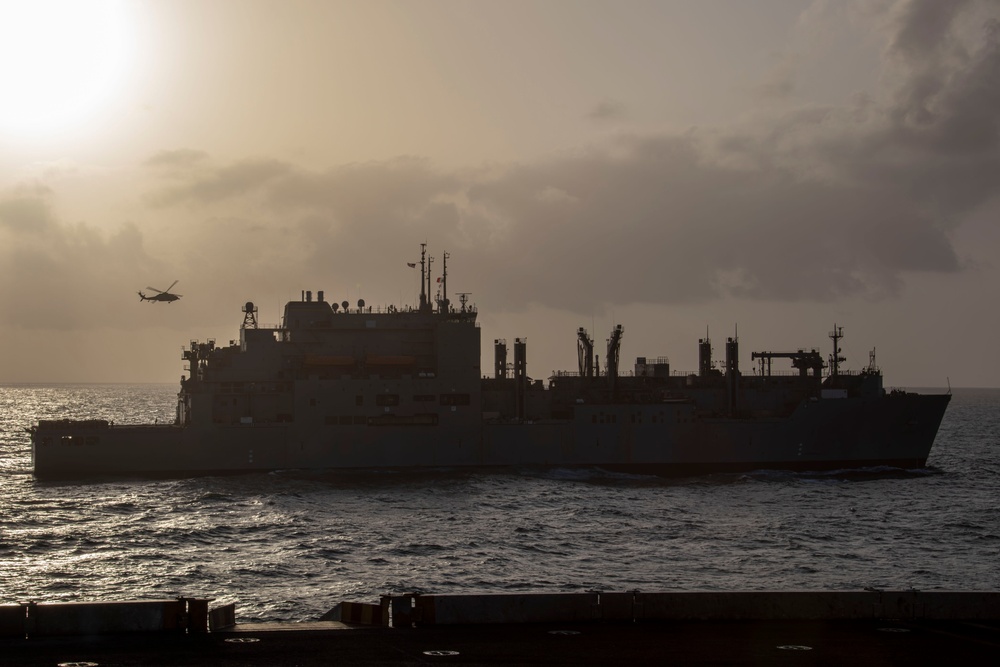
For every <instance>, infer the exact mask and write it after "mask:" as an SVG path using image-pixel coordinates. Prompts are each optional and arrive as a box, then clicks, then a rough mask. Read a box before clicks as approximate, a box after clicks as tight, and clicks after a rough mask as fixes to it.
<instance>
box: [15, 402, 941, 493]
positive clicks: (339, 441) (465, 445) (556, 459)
mask: <svg viewBox="0 0 1000 667" xmlns="http://www.w3.org/2000/svg"><path fill="white" fill-rule="evenodd" d="M949 399H950V396H947V395H916V394H905V395H899V396H887V397H884V398H881V399H865V398H847V399H831V400H816V401H806V402H803V403H802V404H801V405H800V406H799V408H798V409H796V410H795V412H794V413H793V414H792V415H791V416H790V417H787V418H783V419H759V418H758V419H753V420H740V419H692V420H684V419H683V417H680V416H679V415H681V414H683V413H684V412H685V410H684V408H683V406H679V405H662V406H661V405H646V406H621V405H606V406H586V407H581V408H578V409H577V414H576V419H574V420H573V421H555V420H550V421H539V422H534V423H514V422H506V423H504V422H492V423H490V422H486V423H483V424H482V425H481V426H480V427H478V428H474V427H473V428H465V429H459V430H456V429H453V428H445V427H441V426H426V427H420V426H407V427H392V426H380V427H372V426H365V425H359V426H345V427H337V426H331V427H329V428H325V429H321V430H319V431H313V432H311V433H309V434H304V433H300V432H299V431H297V430H296V428H295V426H294V425H292V424H282V425H277V424H275V425H234V426H225V427H218V426H216V427H213V428H210V429H200V428H197V427H190V426H188V427H181V426H109V427H107V428H104V429H98V430H96V431H94V433H95V434H96V436H97V437H96V438H94V439H92V443H91V444H87V443H86V438H81V437H80V433H81V431H80V429H79V428H78V427H75V426H74V427H72V428H68V429H67V430H66V432H65V433H66V435H74V436H76V437H74V438H73V440H74V441H75V442H76V443H79V442H81V441H82V442H83V444H64V442H63V441H62V439H61V438H60V437H59V436H60V433H59V432H58V431H57V430H50V431H49V432H48V433H49V435H50V436H53V437H50V438H49V440H48V441H47V443H46V444H45V445H40V447H41V450H37V451H36V457H35V462H34V463H35V474H36V476H37V477H40V478H64V477H81V476H93V475H139V476H142V475H189V474H222V473H241V472H252V471H271V470H286V469H358V468H372V469H385V468H435V467H494V466H550V467H551V466H558V467H575V466H595V467H601V468H606V469H609V470H622V471H630V472H638V473H650V474H660V475H688V474H702V473H710V472H731V471H741V470H754V469H766V468H780V469H791V470H828V469H838V468H856V467H872V466H882V465H885V466H894V467H904V468H918V467H923V466H924V465H925V463H926V460H927V457H928V454H929V453H930V449H931V445H932V444H933V441H934V436H935V434H936V432H937V428H938V425H939V423H940V421H941V418H942V416H943V414H944V410H945V408H946V407H947V405H948V401H949ZM598 414H600V415H602V416H603V418H604V419H605V421H606V422H608V423H605V424H601V423H597V424H595V423H594V416H595V415H598ZM633 416H635V417H636V419H635V420H633ZM654 416H655V417H657V419H658V421H656V422H652V421H651V420H652V418H653V417H654ZM46 448H51V449H54V450H55V451H51V452H49V451H45V449H46Z"/></svg>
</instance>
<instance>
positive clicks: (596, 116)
mask: <svg viewBox="0 0 1000 667" xmlns="http://www.w3.org/2000/svg"><path fill="white" fill-rule="evenodd" d="M626 115H627V112H626V109H625V105H624V104H622V103H621V102H616V101H615V100H603V101H602V102H600V103H598V105H597V106H595V107H594V108H593V109H591V110H590V112H589V113H588V114H587V118H589V119H591V120H596V121H607V120H622V119H623V118H625V117H626Z"/></svg>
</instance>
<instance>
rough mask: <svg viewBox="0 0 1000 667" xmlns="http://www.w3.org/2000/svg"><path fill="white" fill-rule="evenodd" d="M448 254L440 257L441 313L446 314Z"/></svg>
mask: <svg viewBox="0 0 1000 667" xmlns="http://www.w3.org/2000/svg"><path fill="white" fill-rule="evenodd" d="M449 257H451V255H450V254H449V253H444V255H442V256H441V311H442V312H445V313H446V312H448V258H449Z"/></svg>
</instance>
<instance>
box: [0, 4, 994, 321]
mask: <svg viewBox="0 0 1000 667" xmlns="http://www.w3.org/2000/svg"><path fill="white" fill-rule="evenodd" d="M956 6H957V8H954V9H949V10H948V11H944V10H935V9H933V8H931V7H929V6H928V5H926V4H923V3H917V2H900V3H894V4H892V5H889V6H887V8H886V9H885V11H884V12H883V14H882V15H881V22H876V23H877V25H880V26H882V27H883V29H884V30H885V31H886V32H885V34H884V39H885V44H886V49H885V68H886V69H885V73H884V76H883V79H882V80H883V82H884V87H883V88H882V89H881V90H877V91H872V92H871V93H858V94H856V95H854V96H852V97H851V98H850V99H848V100H846V101H845V102H844V103H843V104H840V105H827V106H816V105H812V106H803V107H800V108H796V109H788V108H785V109H784V110H783V111H781V112H780V113H777V112H771V113H770V115H766V116H758V117H756V118H752V119H750V120H746V121H744V122H743V123H742V124H734V125H729V126H725V127H699V128H695V129H693V130H691V131H688V132H685V133H680V134H678V133H669V132H645V133H638V132H636V133H632V134H628V133H620V134H618V135H616V137H614V138H613V139H610V140H608V141H607V142H606V143H603V144H601V145H594V146H590V147H586V148H581V149H578V150H575V151H568V152H565V153H561V154H557V155H554V156H550V157H548V158H545V159H538V160H534V161H530V162H523V163H512V164H503V165H497V164H493V165H486V166H482V167H475V168H467V169H452V170H443V169H439V168H436V167H435V166H434V165H432V164H431V163H430V162H429V161H427V160H425V159H422V158H419V157H413V156H403V157H399V158H395V159H390V160H381V161H371V162H358V163H352V164H345V165H340V166H335V167H332V168H328V169H313V168H308V167H305V166H300V165H296V164H294V163H291V162H288V161H284V160H278V159H275V158H270V157H267V156H264V157H256V158H253V159H247V160H240V161H235V162H231V163H219V162H217V161H215V160H214V159H213V158H212V157H211V156H208V155H206V154H205V153H203V152H201V151H198V150H193V149H181V150H174V151H164V152H161V153H158V154H156V155H154V156H152V157H151V158H150V159H149V160H147V161H146V162H145V165H144V166H145V167H146V169H145V171H146V173H147V175H148V177H149V178H150V179H152V181H151V183H152V185H151V186H150V188H149V189H148V193H147V196H146V202H147V203H148V204H149V205H150V208H149V210H148V216H149V218H148V220H143V221H142V222H141V224H140V223H136V224H128V223H125V224H122V225H120V226H119V228H118V229H117V230H115V231H114V232H110V233H109V232H98V231H97V230H96V229H95V228H94V227H91V226H87V225H66V224H63V223H61V222H60V221H59V220H58V219H56V217H55V216H54V214H53V213H52V208H51V201H52V200H53V199H54V197H55V196H56V193H53V192H51V191H48V190H47V189H46V188H45V187H44V186H37V188H36V189H35V190H22V191H20V192H9V193H7V194H5V195H3V196H0V232H2V233H4V234H6V237H7V238H8V240H11V241H10V243H7V244H5V245H4V246H3V247H2V248H0V256H2V259H3V261H2V262H0V269H2V272H3V274H2V275H0V278H2V280H3V283H2V284H3V285H5V287H4V288H3V289H0V306H2V307H4V308H5V309H7V310H6V311H5V312H20V313H22V314H23V318H24V321H25V322H29V323H33V324H34V325H37V326H42V325H44V326H67V322H69V321H73V322H75V323H76V324H77V325H88V324H89V325H95V323H96V322H98V321H99V320H100V318H101V316H100V315H97V314H96V313H99V312H101V311H100V309H99V308H100V307H102V306H103V307H105V308H109V307H110V306H109V305H108V304H110V303H111V302H110V300H109V299H110V297H107V298H106V297H105V295H111V294H115V295H127V296H128V297H129V298H132V296H133V295H132V294H131V292H132V290H133V289H134V288H133V287H131V286H132V285H134V286H135V288H138V287H140V286H144V285H146V284H150V283H151V284H154V285H158V284H160V283H158V282H155V281H156V280H157V279H158V278H157V277H162V279H163V280H164V281H165V282H167V283H169V282H170V280H173V279H174V278H180V279H181V281H182V284H183V285H185V292H184V293H185V295H186V296H185V301H184V302H182V303H183V304H184V308H185V309H186V310H185V311H184V312H186V313H195V312H197V316H198V317H199V318H203V319H205V320H208V319H210V318H212V317H217V316H218V315H217V311H218V304H220V303H233V304H236V305H235V306H234V307H235V308H236V309H237V311H236V314H237V315H238V306H239V305H240V304H241V303H242V302H243V301H246V300H248V299H250V300H254V301H265V302H270V301H274V302H278V301H279V300H281V299H282V297H287V296H288V295H289V294H297V293H298V290H299V289H304V288H312V289H314V290H315V289H326V291H327V293H328V294H329V295H330V297H331V298H336V299H337V300H340V299H341V298H348V297H349V298H351V299H352V300H353V298H354V297H355V296H356V295H357V293H358V292H363V294H361V296H364V298H366V300H368V301H369V302H370V303H378V302H379V301H386V302H389V301H392V302H395V301H396V300H397V299H401V300H403V301H404V302H405V301H407V300H408V299H409V298H410V297H411V296H412V294H411V293H410V292H411V291H412V288H413V286H414V285H415V284H416V279H415V277H414V274H413V272H412V271H410V270H409V269H407V268H406V266H405V263H406V262H412V261H415V260H416V259H417V258H418V253H419V244H420V243H424V242H427V243H429V244H430V251H431V254H432V255H434V256H435V257H437V258H438V260H437V263H435V265H434V271H435V274H437V273H438V272H439V271H440V268H441V263H440V262H441V260H440V257H441V253H442V252H443V251H448V252H450V253H451V259H450V262H449V276H450V284H449V289H450V291H451V292H452V294H454V293H455V292H457V291H470V292H472V293H473V294H474V296H475V299H476V300H478V301H479V302H481V303H489V304H490V308H491V310H495V311H496V310H523V309H526V308H528V307H529V306H530V305H531V304H538V305H542V306H547V307H552V308H559V309H564V310H568V311H573V312H576V313H580V314H586V315H592V314H594V313H595V312H597V311H599V310H601V309H603V308H609V307H614V306H615V305H620V304H679V303H703V302H709V301H712V300H714V299H720V298H724V297H737V298H741V299H756V300H789V301H795V300H820V301H833V300H836V299H841V298H844V297H863V298H871V299H881V298H887V297H891V296H893V295H895V294H898V293H899V292H900V291H901V290H902V289H903V288H904V287H905V285H906V281H907V277H908V275H909V274H911V273H913V272H931V273H954V272H958V271H961V270H962V268H963V261H962V259H961V258H960V257H959V256H958V255H957V253H956V251H955V248H954V247H953V245H952V237H953V234H954V232H955V230H956V229H957V228H958V227H960V226H961V225H962V223H963V221H964V220H965V219H966V217H967V215H969V214H970V212H971V211H974V210H976V209H977V208H979V207H981V206H982V205H983V204H985V203H986V202H987V201H989V200H990V198H992V197H995V184H996V183H997V182H1000V81H998V76H1000V49H998V43H997V36H998V32H1000V31H998V30H997V29H996V24H995V23H991V22H990V21H989V20H988V19H989V17H988V16H987V17H986V19H987V20H980V21H978V22H975V21H972V20H971V19H970V16H972V15H973V14H975V15H976V16H977V17H978V16H979V14H976V12H980V13H981V11H982V7H983V5H979V4H975V3H961V5H956ZM960 10H961V11H960ZM935 12H938V13H935ZM931 15H933V17H932V16H931ZM934 17H936V18H934ZM935 21H937V22H935ZM942 22H943V27H942V25H941V23H942ZM931 24H933V25H931ZM599 109H600V108H599ZM614 113H617V112H616V111H615V107H614V106H613V105H612V106H611V107H609V108H607V109H605V110H604V111H602V113H601V114H598V115H600V116H602V117H609V116H608V114H610V115H614ZM171 244H172V245H171ZM146 248H149V249H150V250H149V251H148V252H147V251H146ZM171 253H173V254H171ZM168 266H169V267H170V268H169V269H167V268H165V267H168ZM154 276H155V277H154ZM15 277H17V278H18V279H19V282H18V284H30V285H31V287H30V298H29V296H26V295H23V294H19V293H18V291H16V290H14V289H13V288H11V287H9V286H10V285H13V284H14V283H15V280H14V279H15ZM26 278H27V279H28V283H25V282H24V280H25V279H26ZM306 279H309V280H310V281H314V282H313V283H312V284H311V285H303V284H302V281H303V280H306ZM324 283H325V284H324ZM123 286H128V287H127V288H123ZM401 286H402V287H401ZM404 290H406V291H404ZM349 293H350V294H349ZM198 299H201V301H200V302H199V301H198ZM56 302H58V303H67V302H69V303H70V305H69V306H67V307H60V308H58V309H56V308H51V307H42V306H41V305H40V304H51V303H56ZM199 303H201V304H202V305H198V304H199ZM199 308H200V309H201V310H198V309H199ZM110 312H111V314H110V315H109V316H108V317H110V318H112V319H117V320H120V321H121V322H122V323H123V326H132V325H131V324H128V319H129V318H130V317H131V318H132V319H134V318H135V316H136V314H135V313H134V312H132V313H131V314H119V312H118V311H117V310H115V309H111V311H110ZM189 325H190V323H189Z"/></svg>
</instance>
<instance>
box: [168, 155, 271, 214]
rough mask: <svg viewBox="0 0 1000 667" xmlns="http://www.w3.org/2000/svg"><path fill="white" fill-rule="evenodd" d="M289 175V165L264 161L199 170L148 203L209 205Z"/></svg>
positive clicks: (247, 161)
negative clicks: (182, 182) (197, 203)
mask: <svg viewBox="0 0 1000 667" xmlns="http://www.w3.org/2000/svg"><path fill="white" fill-rule="evenodd" d="M290 172H291V166H290V165H288V164H286V163H284V162H281V161H279V160H273V159H266V158H265V159H255V160H244V161H242V162H238V163H236V164H233V165H229V166H226V167H221V168H216V169H204V170H201V169H199V170H196V171H194V172H193V173H192V174H191V175H190V177H189V178H188V180H187V182H185V183H184V184H182V185H178V186H174V187H170V188H166V189H163V190H160V191H158V192H155V193H152V194H151V195H149V197H148V201H149V202H150V203H151V204H152V205H154V206H169V205H172V204H178V203H182V202H199V203H211V202H215V201H220V200H224V199H229V198H231V197H236V196H239V195H243V194H247V193H250V192H253V191H255V190H257V189H259V188H261V187H265V186H267V185H269V184H270V183H271V182H273V181H275V180H277V179H280V178H282V177H284V176H286V175H288V174H289V173H290Z"/></svg>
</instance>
